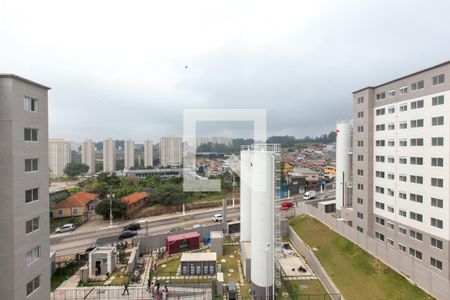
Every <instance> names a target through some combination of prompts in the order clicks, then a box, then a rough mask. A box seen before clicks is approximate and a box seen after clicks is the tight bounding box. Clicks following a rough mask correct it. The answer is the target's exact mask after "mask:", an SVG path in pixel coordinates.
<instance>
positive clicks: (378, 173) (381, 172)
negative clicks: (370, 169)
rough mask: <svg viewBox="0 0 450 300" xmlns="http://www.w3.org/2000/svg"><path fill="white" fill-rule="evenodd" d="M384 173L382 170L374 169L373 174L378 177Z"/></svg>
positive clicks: (382, 176) (381, 176)
mask: <svg viewBox="0 0 450 300" xmlns="http://www.w3.org/2000/svg"><path fill="white" fill-rule="evenodd" d="M384 174H385V173H384V172H383V171H375V176H376V177H378V178H384Z"/></svg>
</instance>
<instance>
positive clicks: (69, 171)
mask: <svg viewBox="0 0 450 300" xmlns="http://www.w3.org/2000/svg"><path fill="white" fill-rule="evenodd" d="M87 171H89V166H87V165H85V164H81V163H76V162H72V163H69V164H67V165H66V167H65V168H64V174H66V175H67V176H69V177H75V176H78V175H81V174H84V173H86V172H87Z"/></svg>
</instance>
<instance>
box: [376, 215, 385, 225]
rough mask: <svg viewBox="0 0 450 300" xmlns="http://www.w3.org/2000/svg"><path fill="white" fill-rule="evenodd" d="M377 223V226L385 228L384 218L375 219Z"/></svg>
mask: <svg viewBox="0 0 450 300" xmlns="http://www.w3.org/2000/svg"><path fill="white" fill-rule="evenodd" d="M375 222H376V223H377V224H380V225H382V226H384V219H383V218H380V217H375Z"/></svg>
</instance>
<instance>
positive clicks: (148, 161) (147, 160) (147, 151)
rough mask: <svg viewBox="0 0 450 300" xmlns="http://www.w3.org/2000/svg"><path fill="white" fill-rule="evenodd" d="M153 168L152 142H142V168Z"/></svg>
mask: <svg viewBox="0 0 450 300" xmlns="http://www.w3.org/2000/svg"><path fill="white" fill-rule="evenodd" d="M146 167H153V141H152V140H145V141H144V168H146Z"/></svg>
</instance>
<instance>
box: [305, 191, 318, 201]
mask: <svg viewBox="0 0 450 300" xmlns="http://www.w3.org/2000/svg"><path fill="white" fill-rule="evenodd" d="M314 197H316V191H307V192H306V193H305V194H304V195H303V200H311V199H314Z"/></svg>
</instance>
